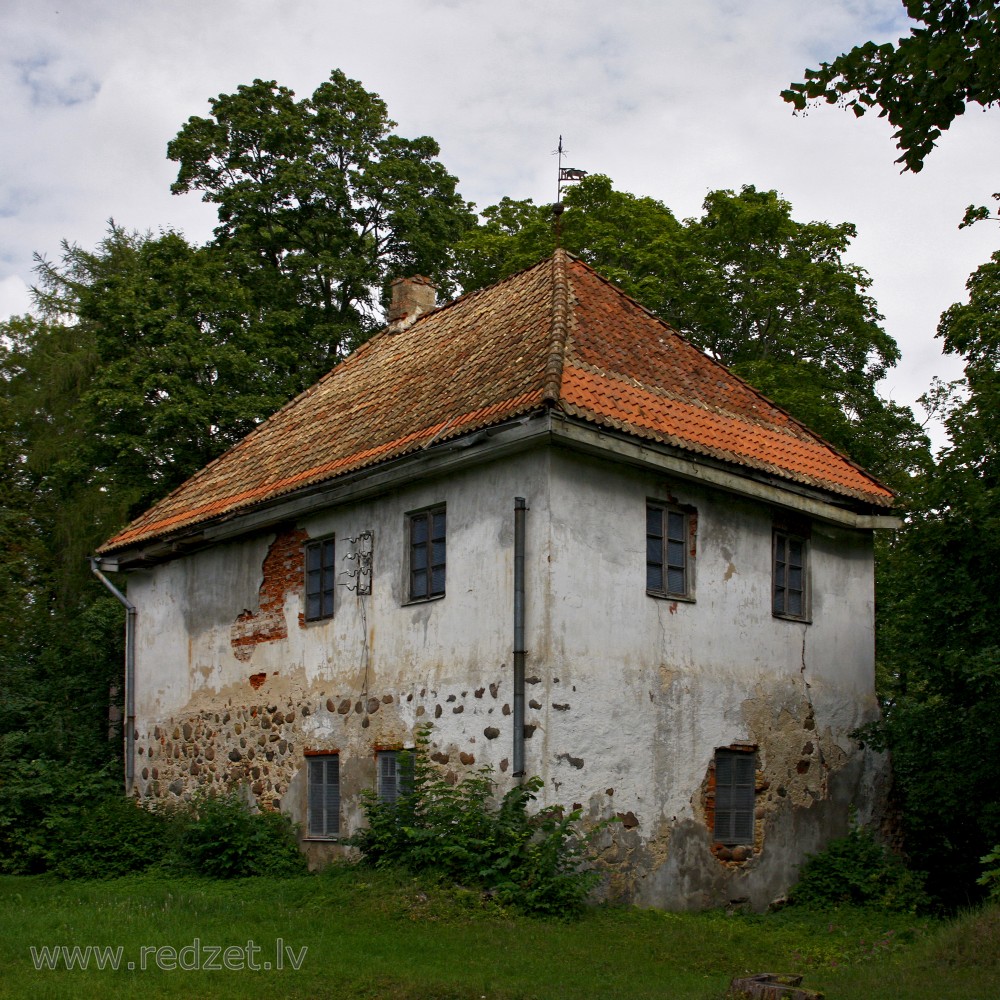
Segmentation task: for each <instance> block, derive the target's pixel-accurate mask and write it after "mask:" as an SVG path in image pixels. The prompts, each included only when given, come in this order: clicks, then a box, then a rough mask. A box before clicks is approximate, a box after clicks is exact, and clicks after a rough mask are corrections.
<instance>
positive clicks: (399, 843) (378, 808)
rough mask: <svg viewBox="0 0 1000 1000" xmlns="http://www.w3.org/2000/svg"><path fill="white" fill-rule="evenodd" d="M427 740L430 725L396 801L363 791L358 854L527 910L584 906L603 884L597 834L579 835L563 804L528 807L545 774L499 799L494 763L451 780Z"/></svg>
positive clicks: (564, 911) (574, 815) (554, 912)
mask: <svg viewBox="0 0 1000 1000" xmlns="http://www.w3.org/2000/svg"><path fill="white" fill-rule="evenodd" d="M428 740H429V737H428V731H427V730H426V729H424V730H422V731H421V732H420V733H419V734H418V737H417V750H416V752H415V754H414V760H413V779H412V785H411V787H410V788H409V789H408V790H406V791H405V792H404V793H403V794H401V795H400V797H399V798H398V799H397V800H396V802H392V803H390V802H382V801H380V800H379V799H378V797H377V796H376V795H375V794H374V793H365V794H364V810H365V814H366V816H367V819H368V828H367V829H364V830H361V831H359V832H358V833H357V834H355V835H354V836H353V837H352V838H350V839H349V841H348V843H350V844H351V845H352V846H354V847H357V848H358V849H359V850H360V851H361V854H362V860H363V861H364V862H365V863H366V864H369V865H372V866H374V867H378V868H384V867H387V866H393V865H397V866H400V867H403V868H406V869H407V870H409V871H411V872H415V873H420V872H430V873H435V874H437V875H440V876H441V877H444V878H448V879H451V880H453V881H456V882H459V883H461V884H463V885H467V886H476V887H479V888H481V889H484V890H486V891H488V892H489V893H490V894H491V895H492V896H493V897H494V898H495V899H497V900H498V901H500V902H501V903H505V904H509V905H512V906H516V907H517V908H518V909H521V910H523V911H524V912H527V913H535V914H545V915H550V916H559V917H565V916H569V915H572V914H574V913H577V912H579V910H580V909H581V908H582V906H583V903H584V902H585V900H586V898H587V895H588V893H589V892H590V890H591V889H592V888H593V887H594V885H595V884H596V883H597V881H598V875H597V874H596V872H594V871H592V870H590V869H588V868H587V867H586V866H585V862H586V860H587V856H588V848H589V842H590V837H591V836H593V834H594V833H596V831H592V832H591V834H589V835H587V836H584V835H582V834H581V832H580V831H579V830H578V821H579V818H580V815H579V812H569V813H567V812H565V811H564V810H563V809H561V808H560V807H557V806H552V807H549V808H546V809H541V810H539V811H537V812H534V813H533V812H530V811H529V806H530V804H531V803H532V802H534V801H535V799H536V798H537V793H538V791H539V789H540V788H541V787H542V781H541V779H540V778H529V779H528V780H527V781H526V782H524V784H522V785H518V786H515V787H514V788H512V789H510V791H508V792H507V794H506V795H504V796H503V798H502V799H501V800H500V802H499V803H497V804H494V803H495V792H496V782H495V781H494V780H493V778H492V771H491V769H490V768H489V767H481V768H479V769H478V770H477V771H475V772H474V773H473V774H471V775H469V776H468V777H466V778H465V779H463V780H461V781H458V782H456V783H454V784H452V783H450V782H449V781H447V780H446V779H445V778H444V777H442V776H441V775H440V773H439V772H438V771H437V770H436V769H435V768H434V766H433V765H432V764H431V763H430V761H429V759H428Z"/></svg>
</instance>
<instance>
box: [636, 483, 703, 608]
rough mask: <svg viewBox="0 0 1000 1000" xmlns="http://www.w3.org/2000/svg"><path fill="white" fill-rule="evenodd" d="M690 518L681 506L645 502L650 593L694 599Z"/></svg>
mask: <svg viewBox="0 0 1000 1000" xmlns="http://www.w3.org/2000/svg"><path fill="white" fill-rule="evenodd" d="M690 519H691V514H690V512H689V511H686V510H681V509H680V508H679V507H673V506H669V505H667V504H662V503H656V502H654V501H649V502H647V503H646V592H647V593H649V594H653V595H655V596H656V597H681V598H691V597H693V596H694V580H693V573H692V568H693V566H692V564H693V559H692V558H691V555H690V552H689V545H690V542H689V539H690V532H691V521H690Z"/></svg>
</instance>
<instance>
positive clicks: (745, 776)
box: [713, 750, 757, 845]
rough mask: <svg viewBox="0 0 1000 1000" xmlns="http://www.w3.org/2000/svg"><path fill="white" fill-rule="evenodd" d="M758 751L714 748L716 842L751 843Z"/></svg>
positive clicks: (727, 843)
mask: <svg viewBox="0 0 1000 1000" xmlns="http://www.w3.org/2000/svg"><path fill="white" fill-rule="evenodd" d="M756 775H757V754H756V753H754V752H753V751H751V750H716V751H715V824H714V832H713V836H714V838H715V841H716V842H717V843H719V844H726V845H736V844H752V843H753V823H754V788H755V785H756Z"/></svg>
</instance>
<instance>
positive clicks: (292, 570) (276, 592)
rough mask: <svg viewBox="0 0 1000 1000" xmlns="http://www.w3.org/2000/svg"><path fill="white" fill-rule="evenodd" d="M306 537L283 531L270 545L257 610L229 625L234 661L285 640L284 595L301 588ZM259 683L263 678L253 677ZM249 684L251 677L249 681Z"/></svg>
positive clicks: (295, 531) (293, 530) (296, 530)
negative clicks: (256, 649) (266, 643)
mask: <svg viewBox="0 0 1000 1000" xmlns="http://www.w3.org/2000/svg"><path fill="white" fill-rule="evenodd" d="M307 538H308V535H307V534H306V533H305V532H304V531H303V530H302V529H301V528H285V529H283V530H280V531H279V532H278V535H277V537H276V538H275V539H274V541H273V542H271V544H270V546H269V547H268V550H267V555H266V556H265V557H264V563H263V565H262V567H261V574H262V578H261V583H260V588H259V589H258V591H257V602H258V605H257V610H256V611H251V610H249V609H247V610H245V611H243V612H241V614H240V615H239V616H238V617H237V618H236V621H234V622H233V624H232V627H231V629H230V631H229V642H230V645H231V646H232V648H233V653H234V654H235V655H236V658H237V659H238V660H243V661H244V662H245V661H247V660H249V659H250V657H251V656H252V655H253V651H254V648H255V647H257V646H259V645H260V644H261V643H262V642H275V641H277V640H279V639H286V638H287V637H288V628H287V626H286V625H285V595H286V594H287V593H288V592H289V591H297V590H299V589H300V588H301V587H302V572H303V549H302V546H303V543H304V542H305V541H306V539H307ZM258 676H259V677H261V681H260V682H259V683H258V684H255V685H254V687H260V685H261V684H263V683H264V681H263V677H264V675H263V674H255V675H254V677H258ZM250 683H251V684H253V677H251V679H250Z"/></svg>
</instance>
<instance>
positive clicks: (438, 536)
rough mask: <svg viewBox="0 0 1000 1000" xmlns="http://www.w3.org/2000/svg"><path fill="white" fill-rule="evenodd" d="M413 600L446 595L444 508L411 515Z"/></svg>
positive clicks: (410, 547)
mask: <svg viewBox="0 0 1000 1000" xmlns="http://www.w3.org/2000/svg"><path fill="white" fill-rule="evenodd" d="M407 520H408V526H409V535H410V544H409V557H410V564H409V570H410V583H409V597H410V600H411V601H426V600H429V599H430V598H432V597H443V596H444V571H445V556H446V542H445V532H446V528H447V522H446V519H445V509H444V507H443V506H442V507H434V508H432V509H431V510H422V511H419V512H418V513H416V514H409V515H407Z"/></svg>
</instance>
